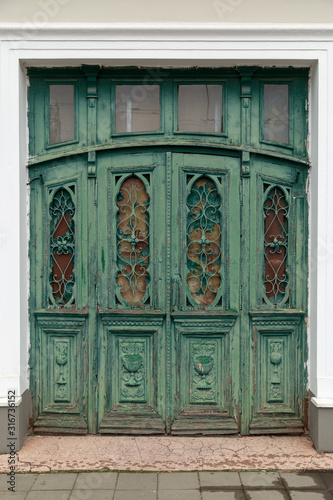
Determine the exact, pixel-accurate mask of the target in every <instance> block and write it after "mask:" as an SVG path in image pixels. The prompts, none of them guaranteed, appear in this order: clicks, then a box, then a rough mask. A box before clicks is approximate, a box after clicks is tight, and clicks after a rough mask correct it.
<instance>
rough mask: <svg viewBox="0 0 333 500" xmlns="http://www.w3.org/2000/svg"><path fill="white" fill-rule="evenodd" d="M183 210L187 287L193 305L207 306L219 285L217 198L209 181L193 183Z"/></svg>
mask: <svg viewBox="0 0 333 500" xmlns="http://www.w3.org/2000/svg"><path fill="white" fill-rule="evenodd" d="M187 209H188V215H187V269H188V274H187V285H188V287H189V290H190V292H191V296H192V299H193V300H194V302H196V303H197V304H199V305H204V306H208V305H209V304H211V303H212V302H214V300H215V298H216V296H217V293H218V291H219V288H220V285H221V276H220V268H221V224H220V218H221V213H220V209H221V198H220V195H219V193H218V191H217V188H216V185H215V184H214V182H213V181H212V180H211V179H208V178H207V177H204V176H203V177H200V178H199V179H198V180H197V181H195V182H194V184H193V185H192V188H191V191H190V194H189V196H188V198H187Z"/></svg>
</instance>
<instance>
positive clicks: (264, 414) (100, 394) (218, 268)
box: [31, 149, 306, 434]
mask: <svg viewBox="0 0 333 500" xmlns="http://www.w3.org/2000/svg"><path fill="white" fill-rule="evenodd" d="M243 164H244V162H242V159H241V158H240V156H239V155H238V154H237V153H234V154H231V153H229V154H228V155H225V154H220V155H218V154H216V152H215V154H212V153H211V152H207V151H206V152H203V151H201V152H194V151H192V152H186V153H179V152H168V151H165V150H163V149H160V150H155V151H153V150H152V151H150V152H142V151H141V152H139V151H138V152H135V153H129V152H126V153H124V152H112V153H110V152H105V153H100V154H99V155H98V157H97V178H96V179H95V178H90V177H89V176H88V170H87V168H86V162H85V161H82V160H79V159H74V160H66V161H64V162H59V161H58V162H57V163H56V164H49V165H48V166H47V167H46V168H45V166H43V167H42V168H40V167H36V169H35V176H34V177H33V178H32V181H31V194H32V196H31V199H32V207H31V208H32V215H33V218H34V221H33V227H34V228H35V244H34V245H33V246H32V249H31V258H32V263H33V264H34V266H36V267H35V269H39V270H40V273H41V277H42V278H43V279H42V280H40V279H39V277H38V276H36V275H33V279H34V283H35V286H36V287H37V288H36V289H37V293H36V294H35V295H34V297H35V303H34V304H33V305H32V306H33V308H34V310H35V311H36V312H35V314H34V315H33V316H32V321H33V323H32V325H33V328H34V329H35V331H36V336H35V337H34V342H35V344H34V345H33V347H34V349H33V350H32V355H33V356H34V361H33V366H35V370H32V381H33V383H34V384H35V388H36V395H37V398H38V399H36V400H35V402H36V403H37V405H38V413H39V417H38V419H37V422H36V428H37V429H39V430H41V431H48V432H50V431H53V432H55V431H57V430H59V429H60V430H61V431H62V432H64V431H68V432H79V433H85V432H88V431H90V432H94V431H96V430H97V431H99V432H101V433H139V434H142V433H164V432H168V433H172V434H225V433H237V432H242V433H243V434H247V433H249V432H250V433H262V432H301V431H302V429H303V424H302V418H301V417H302V411H303V404H304V402H303V401H304V399H303V394H304V393H303V387H304V378H305V373H304V370H303V368H302V367H303V366H304V354H303V352H304V348H303V342H304V341H303V336H304V334H303V324H302V319H303V316H304V310H305V308H306V286H305V283H304V279H305V278H304V265H305V264H304V263H306V200H305V190H304V185H305V179H306V171H305V170H302V167H301V166H300V165H298V167H297V168H295V166H294V165H293V164H291V163H288V162H286V161H281V160H277V161H275V162H273V161H266V160H263V159H261V158H260V157H256V156H255V155H254V156H253V158H252V160H251V175H243V174H242V165H243ZM243 170H244V169H243ZM41 206H42V207H44V208H43V210H40V207H41ZM37 262H38V263H39V267H38V265H37ZM37 299H38V300H37ZM43 304H48V307H47V308H45V306H43ZM63 305H65V306H66V307H65V308H63V307H62V306H63Z"/></svg>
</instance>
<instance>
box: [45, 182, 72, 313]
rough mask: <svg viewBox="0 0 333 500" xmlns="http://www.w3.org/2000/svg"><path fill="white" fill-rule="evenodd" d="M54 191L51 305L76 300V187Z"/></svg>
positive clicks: (51, 245) (50, 211)
mask: <svg viewBox="0 0 333 500" xmlns="http://www.w3.org/2000/svg"><path fill="white" fill-rule="evenodd" d="M50 194H51V202H50V205H49V215H50V274H49V289H50V292H49V305H53V306H56V307H66V306H69V305H72V304H74V303H75V297H74V285H75V264H76V263H75V202H74V200H75V187H74V186H71V187H66V188H65V187H62V188H59V189H56V190H55V191H54V192H53V193H50Z"/></svg>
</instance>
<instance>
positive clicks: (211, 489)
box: [0, 471, 333, 500]
mask: <svg viewBox="0 0 333 500" xmlns="http://www.w3.org/2000/svg"><path fill="white" fill-rule="evenodd" d="M7 480H8V477H7V475H6V474H0V499H1V500H7V499H11V500H13V499H14V498H15V499H20V500H141V499H142V500H231V499H236V500H283V499H286V500H320V499H324V500H333V471H325V472H313V471H304V472H284V471H231V472H230V471H196V472H127V471H126V472H81V473H80V472H65V473H64V472H55V473H39V474H33V473H28V474H25V473H23V474H17V475H16V486H15V489H16V492H15V493H12V492H9V491H8V484H7Z"/></svg>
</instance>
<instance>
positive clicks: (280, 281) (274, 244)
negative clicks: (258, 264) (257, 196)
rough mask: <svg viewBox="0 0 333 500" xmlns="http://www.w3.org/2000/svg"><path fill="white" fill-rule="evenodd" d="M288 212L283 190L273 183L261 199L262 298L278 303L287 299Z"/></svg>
mask: <svg viewBox="0 0 333 500" xmlns="http://www.w3.org/2000/svg"><path fill="white" fill-rule="evenodd" d="M288 213H289V206H288V202H287V199H286V194H285V193H284V191H283V190H282V189H281V188H279V187H277V186H274V187H272V188H271V189H268V190H267V191H266V195H265V199H264V228H265V238H264V249H265V250H264V251H265V275H264V287H265V299H266V302H268V303H274V304H278V303H281V302H286V301H287V299H288V284H289V276H288V272H287V262H288Z"/></svg>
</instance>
